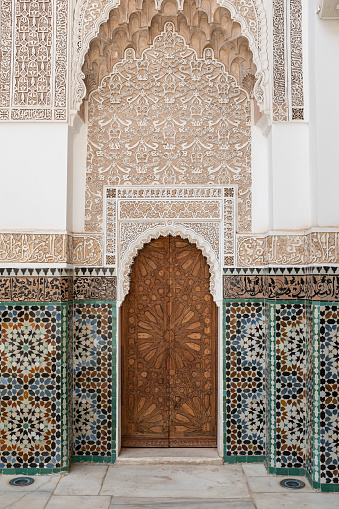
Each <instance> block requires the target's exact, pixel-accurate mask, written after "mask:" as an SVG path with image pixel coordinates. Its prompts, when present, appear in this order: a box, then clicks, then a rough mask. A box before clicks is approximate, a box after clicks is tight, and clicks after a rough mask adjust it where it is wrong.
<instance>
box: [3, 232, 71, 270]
mask: <svg viewBox="0 0 339 509" xmlns="http://www.w3.org/2000/svg"><path fill="white" fill-rule="evenodd" d="M0 262H2V263H4V262H5V263H9V262H12V263H66V262H67V235H60V234H29V233H0Z"/></svg>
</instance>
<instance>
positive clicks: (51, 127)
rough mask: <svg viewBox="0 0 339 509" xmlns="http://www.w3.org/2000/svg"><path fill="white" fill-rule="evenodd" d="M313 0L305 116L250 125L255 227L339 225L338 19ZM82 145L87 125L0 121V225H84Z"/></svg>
mask: <svg viewBox="0 0 339 509" xmlns="http://www.w3.org/2000/svg"><path fill="white" fill-rule="evenodd" d="M317 5H318V0H309V1H308V0H304V15H303V21H304V41H305V53H304V63H305V98H306V101H307V102H308V104H306V112H307V113H308V112H309V116H308V115H307V116H306V121H305V122H290V123H280V124H274V125H273V126H272V128H271V130H270V132H269V133H268V134H266V135H264V134H263V133H262V132H261V130H260V129H259V128H258V127H253V128H252V142H253V144H252V172H253V206H252V210H253V222H252V224H253V232H254V233H264V232H266V231H268V230H274V229H276V230H300V229H306V228H309V227H312V226H315V227H339V204H338V190H339V142H338V134H339V100H338V98H337V95H338V83H339V65H338V64H337V62H338V58H339V57H338V52H339V21H325V20H320V19H319V17H318V16H317V14H316V7H317ZM308 120H309V123H308ZM86 149H87V126H86V125H82V126H80V127H79V128H78V129H74V128H69V127H68V126H67V125H66V124H60V123H58V124H56V123H39V122H36V123H33V122H4V123H0V154H1V159H0V160H1V162H0V164H1V171H0V187H1V189H2V190H5V192H2V198H1V201H0V230H2V231H15V230H17V231H20V230H25V231H27V230H28V231H29V230H35V231H39V230H41V231H65V230H66V229H67V230H68V231H73V232H83V231H84V214H85V187H86ZM8 190H10V191H8Z"/></svg>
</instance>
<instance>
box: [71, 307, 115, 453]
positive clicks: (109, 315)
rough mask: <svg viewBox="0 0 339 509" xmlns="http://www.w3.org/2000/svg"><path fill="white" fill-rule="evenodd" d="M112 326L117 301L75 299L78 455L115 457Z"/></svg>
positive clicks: (75, 381)
mask: <svg viewBox="0 0 339 509" xmlns="http://www.w3.org/2000/svg"><path fill="white" fill-rule="evenodd" d="M112 326H113V304H109V303H95V302H91V303H85V302H84V303H79V302H78V303H75V307H74V400H73V405H74V423H73V426H74V428H73V432H74V439H73V440H74V445H73V454H74V456H86V457H88V456H92V457H93V456H97V457H98V456H101V457H106V458H111V456H112V450H113V449H115V442H114V440H115V438H114V434H113V433H114V432H115V430H113V421H112V410H113V409H115V406H113V405H114V403H115V394H113V389H114V386H113V372H112V364H113V362H114V364H115V356H114V358H113V347H112V336H113V335H112ZM114 354H115V352H114Z"/></svg>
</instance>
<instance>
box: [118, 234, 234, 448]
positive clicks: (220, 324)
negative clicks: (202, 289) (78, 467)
mask: <svg viewBox="0 0 339 509" xmlns="http://www.w3.org/2000/svg"><path fill="white" fill-rule="evenodd" d="M171 230H172V228H171ZM180 230H181V229H180ZM180 230H179V229H178V230H177V229H176V228H175V229H174V228H173V231H169V232H168V231H164V232H163V233H162V232H160V233H159V232H157V234H155V235H154V237H153V236H152V238H149V236H148V238H146V239H145V242H142V246H141V247H140V249H142V247H143V246H144V245H145V244H147V243H149V242H150V241H151V240H153V238H157V237H159V236H160V235H164V236H166V235H173V236H180V237H182V238H188V236H187V235H185V233H184V232H182V231H180ZM183 233H184V234H183ZM188 240H189V241H190V242H191V243H192V244H195V245H197V247H198V249H201V251H202V252H203V255H204V256H206V258H207V263H208V265H209V267H210V277H212V276H213V277H214V281H215V286H216V288H215V290H216V292H215V293H216V295H213V294H212V297H213V300H214V302H215V303H216V307H217V314H218V316H217V323H218V326H217V451H218V454H219V456H220V457H223V448H224V443H223V300H222V297H221V296H222V269H221V268H220V267H219V266H218V267H216V264H214V266H212V265H211V263H209V258H210V256H207V254H208V253H206V250H205V249H204V246H201V242H199V240H200V239H197V241H194V239H192V238H191V235H190V236H189V238H188ZM138 251H139V250H138ZM133 261H134V257H133V259H132V263H131V264H130V268H131V267H132V264H133ZM218 265H219V264H218ZM216 268H218V270H217V273H216V271H215V269H216ZM213 269H214V270H213ZM119 279H120V281H119ZM123 283H124V281H123V278H119V271H118V281H117V286H118V288H119V286H120V288H121V287H122V285H123ZM119 295H120V296H122V292H121V291H120V292H118V296H119ZM216 296H217V297H219V298H216ZM123 300H124V299H123ZM123 300H117V302H116V305H117V328H116V334H117V336H116V345H117V349H116V391H117V392H116V457H117V458H118V457H119V455H120V452H121V433H122V427H121V425H122V412H121V404H122V390H121V388H122V358H121V353H122V352H121V342H122V337H121V333H122V327H121V323H122V303H123Z"/></svg>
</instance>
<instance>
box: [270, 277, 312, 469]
mask: <svg viewBox="0 0 339 509" xmlns="http://www.w3.org/2000/svg"><path fill="white" fill-rule="evenodd" d="M266 280H267V281H266V282H267V284H266V285H265V288H266V296H267V299H268V300H267V311H268V319H269V329H268V335H269V338H268V341H267V354H268V355H267V371H268V374H267V378H266V380H267V401H266V408H267V413H268V415H269V416H268V422H267V432H268V437H267V440H268V444H269V445H268V448H267V463H268V468H269V471H270V473H275V474H281V475H303V474H304V455H305V437H304V422H305V415H306V407H305V402H306V361H305V336H306V307H305V300H304V299H305V278H304V272H303V270H301V269H278V268H277V269H268V272H267V276H266Z"/></svg>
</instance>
